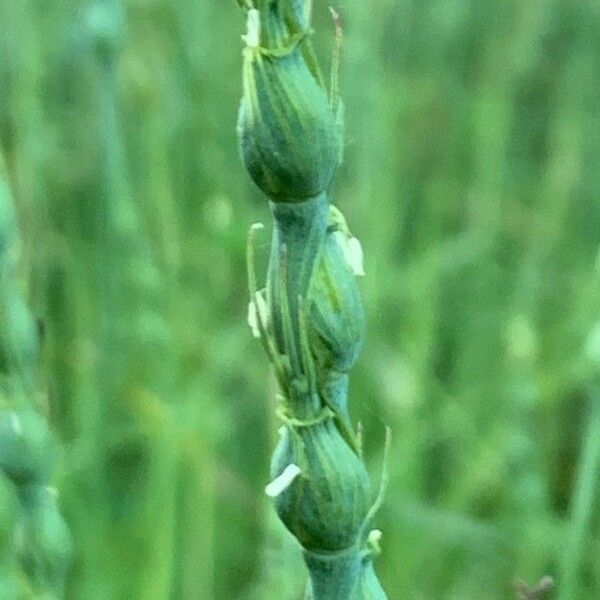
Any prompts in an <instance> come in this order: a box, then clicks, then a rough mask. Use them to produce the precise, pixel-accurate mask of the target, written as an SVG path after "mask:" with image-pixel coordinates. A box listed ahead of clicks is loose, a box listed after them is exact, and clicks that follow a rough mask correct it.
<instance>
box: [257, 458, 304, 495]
mask: <svg viewBox="0 0 600 600" xmlns="http://www.w3.org/2000/svg"><path fill="white" fill-rule="evenodd" d="M298 475H300V467H299V466H298V465H295V464H294V463H292V464H291V465H288V466H287V467H286V468H285V469H284V470H283V472H282V473H281V475H278V476H277V477H275V479H273V481H271V483H269V484H268V485H267V487H265V494H267V496H269V497H271V498H276V497H277V496H279V494H281V492H283V491H284V490H286V489H287V488H289V487H290V485H292V482H293V481H294V479H296V477H298Z"/></svg>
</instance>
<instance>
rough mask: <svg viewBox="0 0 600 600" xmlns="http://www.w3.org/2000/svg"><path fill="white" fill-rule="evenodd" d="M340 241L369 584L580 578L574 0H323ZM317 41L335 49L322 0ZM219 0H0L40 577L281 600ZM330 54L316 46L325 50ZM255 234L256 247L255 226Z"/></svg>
mask: <svg viewBox="0 0 600 600" xmlns="http://www.w3.org/2000/svg"><path fill="white" fill-rule="evenodd" d="M339 9H340V11H341V13H342V15H343V19H344V22H345V34H346V43H345V51H344V63H343V92H344V97H345V99H346V152H345V164H344V166H343V168H342V169H341V170H340V172H339V174H338V177H337V180H336V185H335V191H334V197H335V200H336V202H337V203H338V204H339V206H340V207H341V209H342V210H343V211H344V212H345V214H346V216H347V218H348V222H349V224H350V227H351V228H352V229H353V231H354V233H355V234H356V235H357V236H358V237H359V238H360V239H361V241H362V243H363V246H364V249H365V253H366V264H365V268H366V272H367V275H366V277H365V278H364V280H363V282H362V289H363V292H364V299H365V306H366V309H367V313H368V324H369V325H368V336H367V343H366V346H365V349H364V352H363V355H362V358H361V360H360V361H359V365H358V367H357V368H356V369H355V371H354V373H353V377H352V389H351V398H352V405H353V416H354V418H355V419H356V420H360V421H362V422H363V424H364V427H365V432H366V450H367V457H368V462H369V466H370V469H371V472H372V473H373V476H374V478H375V480H376V481H377V478H378V476H379V472H380V469H381V459H382V456H381V449H382V446H383V437H384V426H385V425H386V424H389V425H390V426H391V427H392V430H393V434H394V441H393V449H392V454H391V458H390V473H391V483H390V489H389V493H388V497H387V503H386V506H385V508H384V509H383V510H382V512H381V514H380V517H379V519H378V522H377V525H378V526H379V527H380V528H381V529H382V530H383V532H384V537H383V541H382V547H383V555H382V556H381V557H380V558H379V559H378V561H377V569H378V573H379V574H380V577H381V579H382V581H383V584H384V587H386V589H387V591H388V593H389V595H390V598H391V599H415V600H420V599H423V600H425V599H431V600H437V599H456V600H462V599H464V600H470V599H475V598H477V599H479V598H485V599H489V600H494V599H509V598H515V597H516V593H515V591H514V588H513V586H514V581H515V580H516V579H523V580H525V581H527V582H528V583H529V584H535V583H536V582H537V581H538V580H540V578H541V577H542V576H544V575H551V576H552V577H554V579H555V581H556V586H555V592H554V595H553V597H556V598H559V599H560V600H567V599H568V600H580V599H581V600H583V599H596V598H600V485H599V483H598V471H599V469H600V385H599V383H600V379H599V378H598V366H599V365H600V325H599V324H600V279H599V277H600V256H599V248H600V202H599V198H600V166H599V164H598V157H599V156H600V43H598V42H599V39H600V5H598V4H597V3H594V2H576V1H575V0H486V1H482V0H372V1H371V2H368V3H367V2H350V1H346V2H343V3H341V5H340V6H339ZM315 27H316V30H317V37H316V43H317V47H318V49H319V51H320V55H321V57H322V58H323V59H324V63H327V61H328V60H329V57H330V55H331V52H332V49H333V25H332V23H331V19H330V16H329V12H328V9H327V3H325V2H321V1H320V0H316V2H315ZM243 29H244V18H243V14H242V13H241V11H239V10H238V8H237V6H236V4H235V2H233V1H232V0H230V1H225V0H216V1H212V0H123V2H119V1H117V0H104V1H100V0H98V1H96V2H90V1H88V0H85V1H84V0H68V1H59V0H0V144H1V146H2V149H3V151H4V153H5V155H6V158H7V162H8V167H9V174H10V179H11V184H12V187H13V191H14V195H15V198H16V201H17V207H18V211H19V216H20V224H21V230H22V233H23V236H24V240H25V246H24V247H25V260H24V265H23V273H24V280H25V282H26V285H27V290H28V296H29V300H30V304H31V306H32V307H33V310H34V312H35V315H36V316H37V317H38V318H39V319H40V320H41V321H43V323H44V330H45V336H44V350H43V365H42V381H43V384H42V385H43V388H44V389H45V390H46V391H47V393H48V398H49V405H50V419H51V425H52V427H53V430H54V432H55V433H56V437H57V444H58V446H59V447H60V450H61V460H60V464H59V467H58V469H57V471H56V477H55V479H56V485H57V487H58V489H59V493H60V502H61V507H62V510H63V513H64V515H65V517H66V519H67V521H68V524H69V527H70V529H71V532H72V536H73V539H74V547H75V556H74V562H73V566H72V569H71V573H70V577H69V582H68V598H72V599H83V600H88V599H90V600H95V599H98V600H100V599H102V600H109V599H128V600H137V599H140V600H146V599H148V600H153V599H157V600H158V599H167V598H174V599H185V600H188V599H192V598H193V599H198V600H210V599H224V600H229V599H231V600H237V599H239V600H263V599H264V600H271V599H273V600H274V599H278V600H294V599H299V598H301V597H302V590H303V588H304V585H305V580H304V572H303V569H302V566H301V560H300V558H299V554H298V550H297V548H296V547H295V545H294V544H293V542H291V541H290V538H289V536H287V534H286V533H285V531H283V530H282V527H281V526H280V525H279V524H278V523H277V521H276V519H275V517H274V516H273V514H272V511H271V509H270V506H269V503H268V501H267V499H266V497H265V495H264V492H263V490H264V485H265V483H266V482H267V476H268V463H269V456H270V452H271V449H272V447H273V441H274V437H275V435H276V434H275V432H276V428H277V422H276V420H275V418H274V412H273V407H274V394H275V387H274V384H273V382H272V380H271V378H270V376H269V371H268V368H267V361H266V358H265V357H264V356H263V353H262V349H261V347H260V344H258V343H256V341H255V340H253V339H252V336H251V334H250V331H249V329H248V327H247V324H246V306H247V291H246V275H245V240H246V232H247V229H248V227H249V225H250V224H251V223H253V222H255V221H263V222H265V223H266V224H269V219H270V217H269V213H268V208H267V203H266V201H265V200H264V199H263V197H262V196H261V194H260V193H259V192H258V191H257V190H256V189H255V188H254V187H253V185H252V184H251V182H250V180H249V178H248V176H247V175H246V173H245V171H244V169H243V167H242V165H241V161H240V160H239V157H238V151H237V145H236V135H235V122H236V110H237V103H238V100H239V97H240V93H241V80H240V67H241V58H240V52H241V41H240V34H241V33H242V32H243ZM327 68H328V67H327ZM259 252H262V254H263V256H262V257H261V260H262V261H263V262H264V261H266V257H267V253H268V236H267V235H265V236H264V239H263V240H262V242H261V244H260V247H259Z"/></svg>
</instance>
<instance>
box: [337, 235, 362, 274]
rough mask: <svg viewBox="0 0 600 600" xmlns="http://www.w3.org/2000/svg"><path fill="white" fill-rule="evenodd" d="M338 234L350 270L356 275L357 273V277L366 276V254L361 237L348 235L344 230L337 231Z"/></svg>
mask: <svg viewBox="0 0 600 600" xmlns="http://www.w3.org/2000/svg"><path fill="white" fill-rule="evenodd" d="M336 236H337V240H338V243H339V244H340V247H341V249H342V252H343V254H344V258H345V259H346V262H347V263H348V266H349V267H350V270H351V271H352V272H353V273H354V275H356V277H364V275H365V267H364V258H365V255H364V252H363V249H362V244H361V243H360V241H359V239H358V238H356V237H348V236H347V235H346V234H345V233H343V232H342V231H337V232H336Z"/></svg>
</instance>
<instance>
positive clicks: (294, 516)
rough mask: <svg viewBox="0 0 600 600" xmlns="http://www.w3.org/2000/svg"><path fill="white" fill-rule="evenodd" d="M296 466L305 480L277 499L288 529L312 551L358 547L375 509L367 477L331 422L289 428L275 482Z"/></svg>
mask: <svg viewBox="0 0 600 600" xmlns="http://www.w3.org/2000/svg"><path fill="white" fill-rule="evenodd" d="M290 464H297V465H298V466H299V467H300V475H299V476H298V477H297V478H296V479H295V480H294V481H293V482H292V483H291V485H290V486H289V487H287V488H286V489H285V490H284V491H283V492H281V494H279V495H277V496H276V497H275V508H276V510H277V514H278V515H279V517H280V519H281V520H282V521H283V523H284V524H285V526H286V527H287V528H288V529H289V530H290V531H291V532H292V533H293V534H294V536H295V537H296V538H297V539H298V541H299V542H300V543H301V544H302V546H303V547H304V548H306V549H307V550H318V551H328V552H333V551H339V550H344V549H346V548H348V547H350V546H353V545H354V544H356V541H357V538H358V537H359V534H360V532H361V530H362V528H363V525H364V523H365V519H366V517H367V514H368V512H369V509H370V507H371V504H372V498H371V485H370V482H369V476H368V474H367V471H366V469H365V467H364V465H363V463H362V462H361V460H360V459H359V458H358V456H357V455H356V454H355V453H354V452H353V451H352V450H351V449H350V447H349V446H348V445H347V444H346V442H345V440H344V439H343V438H342V436H341V435H340V433H339V431H338V429H337V428H336V426H335V424H334V422H333V421H332V420H331V419H328V420H326V421H324V422H323V423H320V424H317V425H313V426H310V427H299V428H294V427H291V426H289V427H287V428H285V429H284V430H283V434H282V438H281V441H280V443H279V445H278V447H277V449H276V450H275V454H274V455H273V461H272V465H271V474H272V477H273V478H275V477H277V476H278V475H279V474H280V473H281V472H282V471H283V470H284V469H285V468H286V467H287V466H288V465H290Z"/></svg>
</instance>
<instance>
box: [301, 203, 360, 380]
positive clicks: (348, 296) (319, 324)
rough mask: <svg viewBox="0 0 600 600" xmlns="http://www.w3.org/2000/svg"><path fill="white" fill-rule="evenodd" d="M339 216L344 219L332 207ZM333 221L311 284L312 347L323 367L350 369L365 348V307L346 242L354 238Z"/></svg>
mask: <svg viewBox="0 0 600 600" xmlns="http://www.w3.org/2000/svg"><path fill="white" fill-rule="evenodd" d="M332 215H333V218H335V219H339V218H341V219H343V217H342V215H341V213H340V212H339V211H338V210H337V209H334V208H333V207H332ZM343 225H344V227H341V226H338V225H337V224H332V220H331V219H330V225H329V227H328V230H327V234H326V237H325V241H324V243H323V249H322V252H321V257H320V261H319V264H318V266H317V269H316V271H315V275H314V279H313V281H312V284H311V288H310V293H309V298H310V305H311V311H310V317H311V325H312V327H311V347H312V349H313V351H314V353H315V358H316V361H317V364H318V366H319V367H321V369H325V370H335V371H337V372H340V373H347V372H348V371H349V370H350V369H351V368H352V366H353V365H354V363H355V361H356V359H357V358H358V355H359V352H360V350H361V348H362V344H363V340H364V333H365V317H364V310H363V306H362V302H361V298H360V291H359V289H358V285H357V282H356V270H355V269H353V267H352V264H351V262H349V261H348V259H347V256H346V255H347V251H346V250H345V247H344V246H345V245H346V244H347V243H348V241H349V240H356V238H352V237H351V236H350V235H349V232H347V227H345V221H344V222H343Z"/></svg>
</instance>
